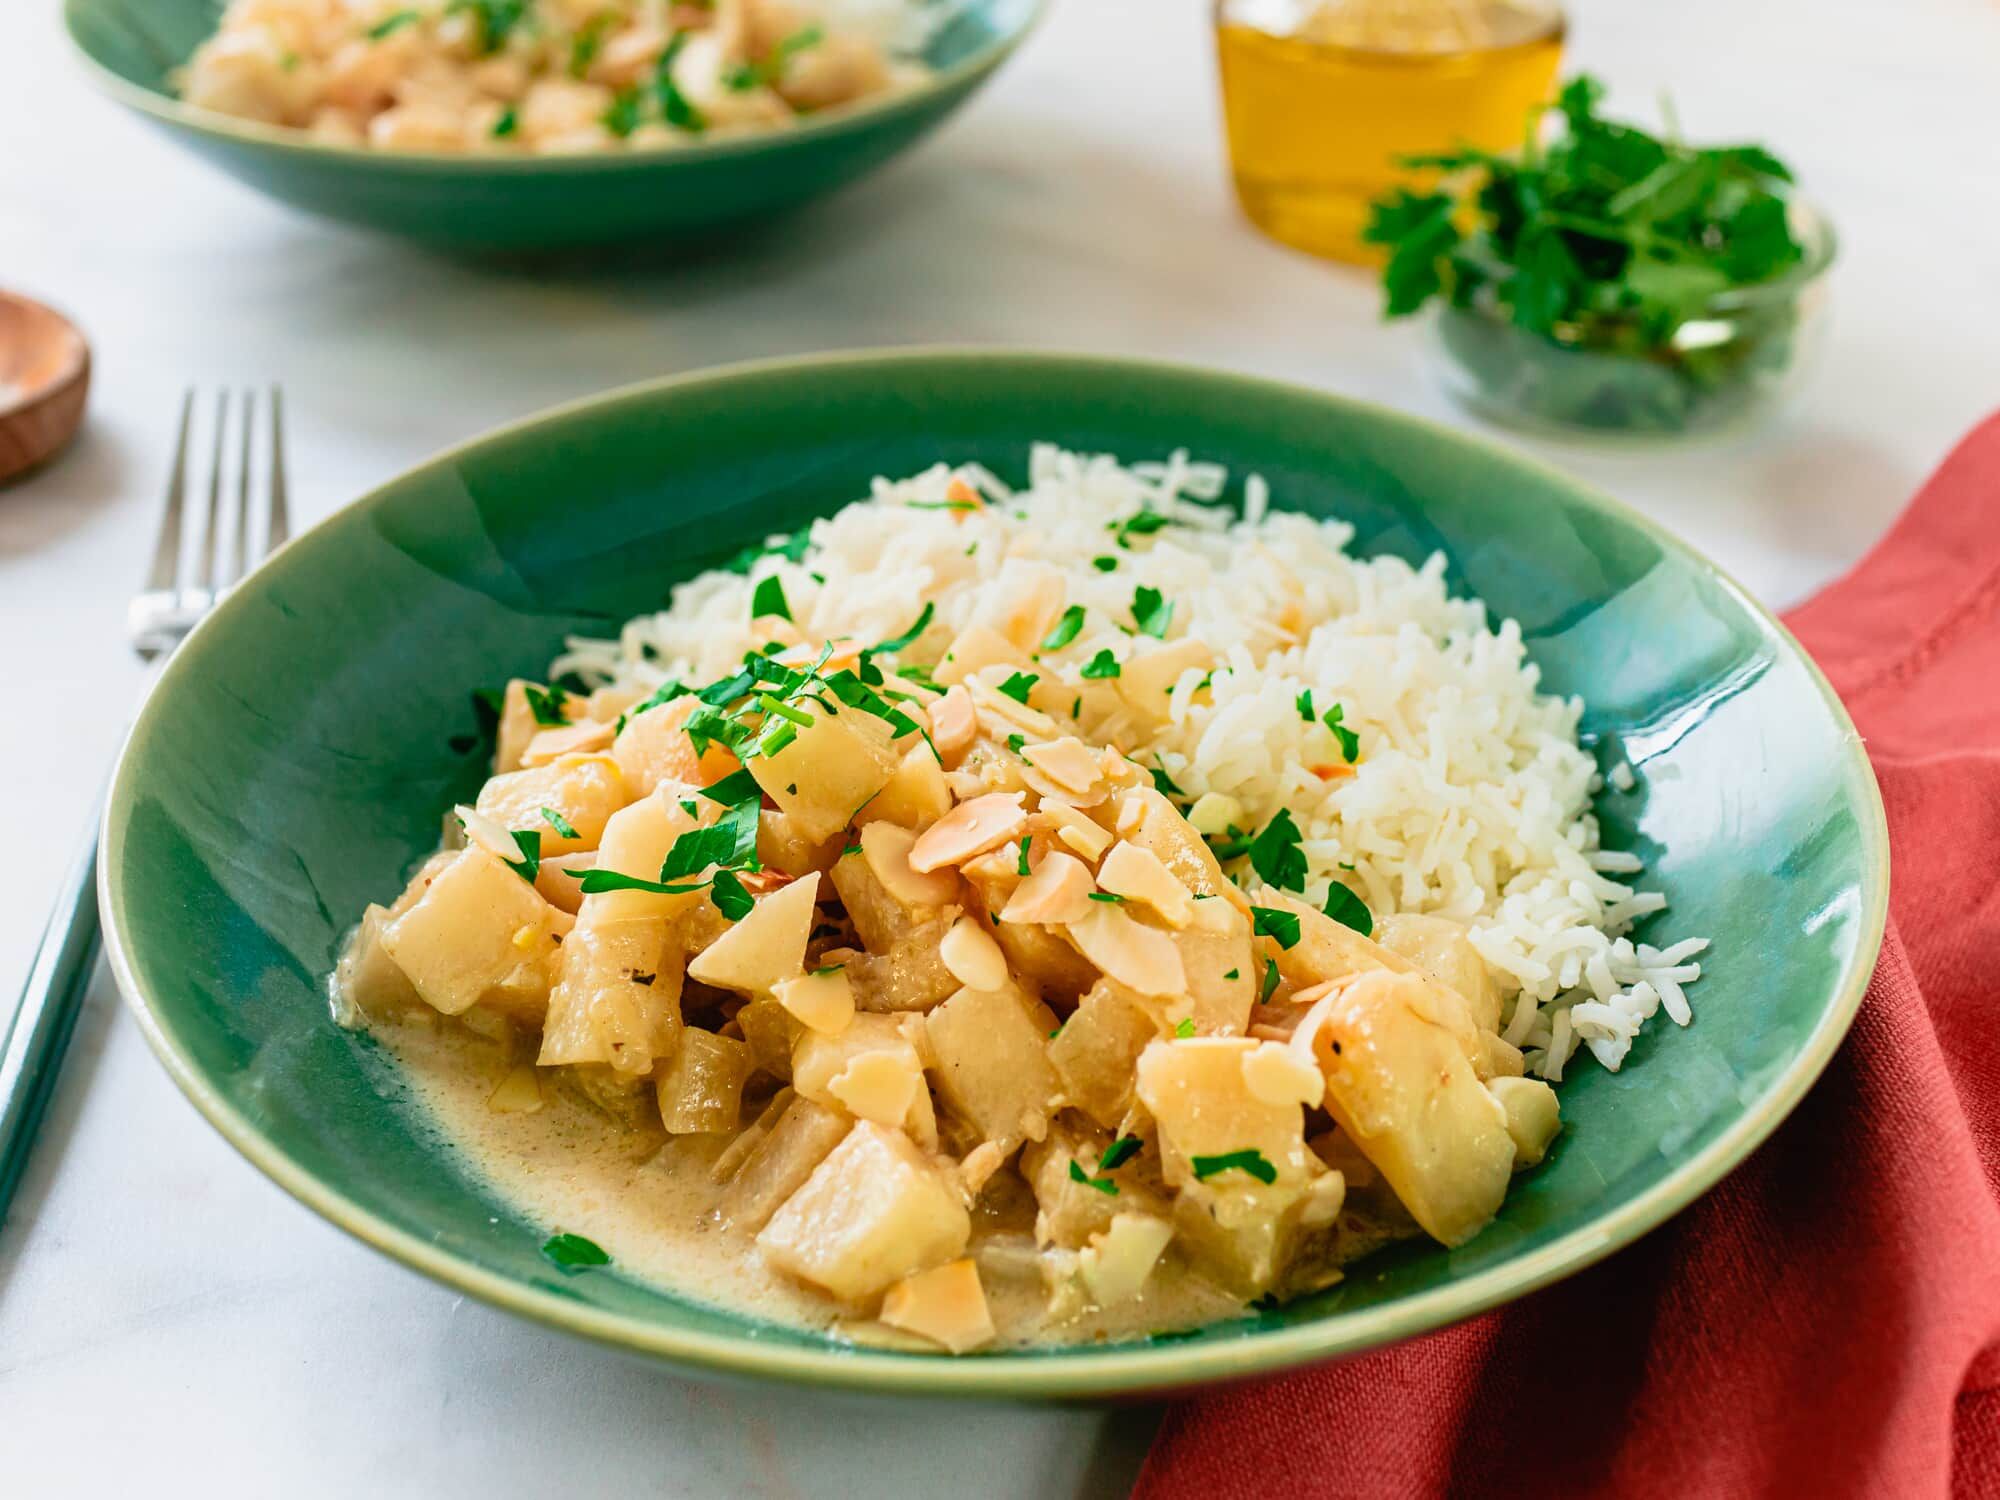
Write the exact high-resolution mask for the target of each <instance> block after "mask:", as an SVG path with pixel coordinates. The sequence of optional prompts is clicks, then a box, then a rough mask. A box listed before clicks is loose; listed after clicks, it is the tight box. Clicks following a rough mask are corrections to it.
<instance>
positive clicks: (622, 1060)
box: [537, 896, 682, 1076]
mask: <svg viewBox="0 0 2000 1500" xmlns="http://www.w3.org/2000/svg"><path fill="white" fill-rule="evenodd" d="M605 900H606V898H605V897H604V896H586V897H585V898H584V903H583V911H582V913H581V914H580V915H579V916H578V918H577V923H576V927H575V928H574V929H573V930H572V931H571V932H570V934H569V936H568V937H567V938H565V939H564V940H563V945H562V956H561V958H560V960H559V963H558V970H557V978H556V985H555V988H554V989H553V990H552V991H551V992H550V994H549V1014H548V1019H547V1021H546V1022H545V1023H544V1025H543V1028H542V1050H541V1056H540V1057H539V1058H538V1059H537V1061H538V1062H540V1063H541V1064H542V1066H544V1067H555V1066H559V1065H562V1064H568V1063H603V1064H605V1065H606V1066H607V1067H609V1068H611V1069H612V1070H613V1071H614V1072H619V1073H629V1074H633V1075H635V1076H637V1075H643V1074H647V1073H650V1072H652V1070H653V1065H654V1063H656V1062H657V1061H659V1060H660V1059H661V1058H665V1057H670V1056H672V1055H673V1051H674V1048H675V1045H676V1043H677V1042H678V1040H679V1037H680V1030H681V1007H680V1000H681V962H682V960H681V950H680V945H679V944H678V943H676V942H674V941H672V940H671V937H670V935H669V931H668V924H667V922H666V920H665V919H664V918H662V917H644V916H642V917H617V916H608V915H607V914H606V909H605Z"/></svg>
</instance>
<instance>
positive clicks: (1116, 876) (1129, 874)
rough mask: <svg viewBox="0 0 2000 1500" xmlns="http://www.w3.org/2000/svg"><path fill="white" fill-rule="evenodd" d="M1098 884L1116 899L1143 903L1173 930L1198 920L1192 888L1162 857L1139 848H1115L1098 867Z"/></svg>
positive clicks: (1134, 845) (1135, 845)
mask: <svg viewBox="0 0 2000 1500" xmlns="http://www.w3.org/2000/svg"><path fill="white" fill-rule="evenodd" d="M1097 883H1098V884H1099V885H1100V886H1102V887H1103V888H1104V889H1105V890H1107V891H1110V892H1111V893H1112V894H1114V895H1118V896H1124V897H1126V898H1127V899H1129V900H1132V901H1143V902H1144V903H1145V904H1146V905H1148V906H1150V907H1152V908H1153V910H1154V911H1156V912H1158V913H1159V914H1160V916H1161V917H1162V918H1163V919H1164V920H1165V921H1166V923H1167V925H1168V926H1169V927H1185V926H1187V925H1188V924H1189V923H1190V922H1192V921H1193V920H1194V897H1193V896H1191V895H1190V894H1189V893H1188V888H1187V887H1186V886H1184V885H1182V884H1181V883H1180V880H1179V879H1178V878H1177V877H1176V876H1175V875H1174V872H1173V871H1172V870H1169V869H1168V868H1167V867H1166V865H1165V864H1164V863H1163V862H1162V861H1161V859H1160V856H1159V855H1157V854H1155V853H1153V851H1152V850H1150V849H1142V848H1140V847H1139V846H1138V845H1137V844H1128V843H1124V842H1122V841H1121V842H1120V843H1118V844H1116V845H1114V846H1113V848H1112V850H1111V852H1110V853H1109V854H1107V855H1105V856H1104V863H1103V864H1101V865H1099V866H1098V867H1097Z"/></svg>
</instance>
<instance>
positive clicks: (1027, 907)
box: [1000, 850, 1099, 926]
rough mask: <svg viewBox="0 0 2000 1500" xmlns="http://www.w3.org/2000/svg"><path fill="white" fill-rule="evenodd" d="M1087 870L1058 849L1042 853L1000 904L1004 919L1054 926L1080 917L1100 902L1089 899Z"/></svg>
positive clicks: (1077, 920) (1084, 915) (1086, 914)
mask: <svg viewBox="0 0 2000 1500" xmlns="http://www.w3.org/2000/svg"><path fill="white" fill-rule="evenodd" d="M1092 888H1093V887H1092V882H1091V879H1090V871H1089V869H1088V868H1087V867H1086V866H1085V865H1084V864H1083V862H1082V861H1081V860H1078V859H1075V858H1072V857H1071V856H1070V855H1067V854H1064V853H1063V852H1062V851H1060V850H1056V851H1054V852H1052V853H1049V854H1045V855H1043V856H1042V862H1041V863H1040V864H1038V865H1036V866H1035V868H1034V871H1033V873H1031V874H1030V875H1029V876H1028V878H1027V879H1026V880H1023V881H1022V882H1021V883H1020V884H1019V885H1017V886H1016V887H1014V894H1013V895H1011V896H1009V897H1008V898H1007V904H1006V906H1004V907H1002V908H1001V911H1000V920H1001V921H1003V922H1040V923H1043V924H1045V925H1048V926H1057V925H1061V924H1065V923H1070V922H1079V921H1082V920H1083V919H1084V918H1085V917H1086V916H1088V915H1089V914H1090V910H1091V908H1092V907H1093V906H1095V905H1097V904H1099V903H1096V902H1093V901H1092V900H1091V899H1090V892H1091V890H1092Z"/></svg>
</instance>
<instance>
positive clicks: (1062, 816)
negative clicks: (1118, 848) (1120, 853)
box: [1041, 802, 1112, 864]
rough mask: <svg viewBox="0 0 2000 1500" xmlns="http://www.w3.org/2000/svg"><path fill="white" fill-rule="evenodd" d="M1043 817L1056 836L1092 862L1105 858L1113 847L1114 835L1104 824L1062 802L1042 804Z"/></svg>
mask: <svg viewBox="0 0 2000 1500" xmlns="http://www.w3.org/2000/svg"><path fill="white" fill-rule="evenodd" d="M1041 811H1042V817H1043V818H1044V819H1046V820H1047V822H1048V825H1049V827H1050V828H1052V829H1053V830H1054V831H1055V836H1056V837H1057V838H1058V839H1060V840H1061V841H1062V842H1063V843H1065V844H1067V845H1069V846H1070V848H1072V849H1074V850H1075V851H1076V852H1077V853H1078V854H1081V855H1082V856H1083V857H1084V858H1085V859H1086V860H1088V861H1090V863H1092V864H1096V863H1097V862H1098V861H1099V860H1100V859H1102V858H1104V851H1105V850H1106V849H1109V848H1110V847H1111V841H1112V836H1111V833H1110V832H1109V830H1107V829H1106V828H1105V827H1104V825H1103V824H1101V823H1098V822H1096V821H1095V820H1094V819H1091V818H1086V817H1085V816H1084V815H1083V814H1082V813H1080V812H1077V811H1076V810H1075V809H1074V808H1070V807H1065V806H1063V805H1062V804H1061V803H1050V802H1045V803H1043V804H1042V809H1041Z"/></svg>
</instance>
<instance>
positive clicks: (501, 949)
mask: <svg viewBox="0 0 2000 1500" xmlns="http://www.w3.org/2000/svg"><path fill="white" fill-rule="evenodd" d="M567 921H568V918H566V917H564V916H563V915H562V914H561V913H559V912H558V911H556V909H555V908H554V907H552V906H550V905H549V904H548V902H546V901H544V900H543V899H542V898H541V897H540V896H538V895H537V894H536V893H535V888H534V887H533V886H532V885H530V884H528V882H527V881H525V880H523V879H522V878H521V877H520V876H519V875H517V874H515V873H514V871H513V870H511V869H509V868H508V867H507V866H506V865H503V864H502V863H501V862H500V861H499V860H497V859H495V858H494V857H493V856H492V855H491V854H488V853H487V852H486V851H485V850H484V849H481V848H479V847H477V846H476V845H474V846H469V847H467V848H465V849H463V850H461V851H460V852H459V853H458V855H457V856H456V857H455V858H454V859H453V860H452V862H451V863H450V864H449V865H447V866H446V867H445V868H444V869H443V870H442V871H440V872H439V874H438V875H437V877H436V878H435V879H434V880H432V881H431V882H430V884H429V886H428V887H427V888H426V889H425V891H424V894H423V896H422V897H421V898H420V899H419V900H418V901H417V903H416V905H414V906H412V907H411V908H410V909H409V910H408V911H406V912H404V913H403V914H402V915H401V916H400V917H397V918H396V920H395V921H393V922H391V923H390V924H389V925H388V926H387V927H386V928H385V929H384V930H383V933H382V946H383V950H384V951H385V952H386V953H387V954H388V955H389V957H390V958H391V959H392V960H394V961H395V964H396V967H397V968H399V969H401V970H402V971H403V973H404V974H406V975H407V976H408V977H409V980H410V983H411V984H412V985H413V986H414V987H415V988H416V991H417V993H418V994H419V995H420V996H422V997H423V999H424V1002H425V1003H426V1004H428V1005H430V1006H432V1007H433V1008H435V1009H437V1010H440V1011H442V1012H443V1013H444V1014H446V1015H448V1016H456V1015H462V1014H463V1013H464V1012H465V1011H467V1010H469V1009H471V1008H472V1007H473V1006H474V1005H476V1004H478V1003H480V1002H481V1001H485V1002H487V1003H488V1004H489V1005H491V1006H492V1007H493V1008H494V1009H496V1010H499V1011H501V1012H503V1013H504V1014H507V1015H510V1016H514V1017H517V1018H519V1019H524V1020H534V1021H539V1020H540V1019H541V1017H542V1013H543V1011H544V1010H545V1009H546V1007H547V1003H548V986H549V968H548V966H549V961H550V959H551V958H552V957H553V955H554V953H555V948H556V944H555V938H554V929H555V928H556V926H557V924H558V923H567Z"/></svg>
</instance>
